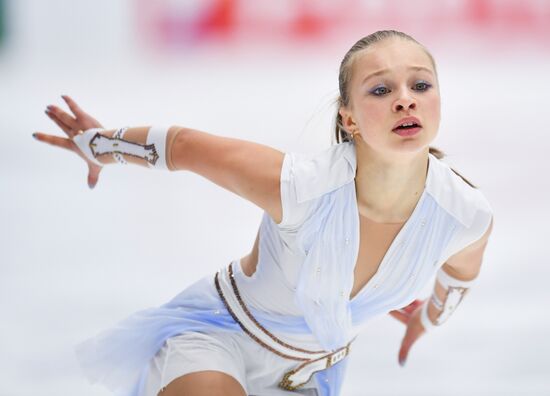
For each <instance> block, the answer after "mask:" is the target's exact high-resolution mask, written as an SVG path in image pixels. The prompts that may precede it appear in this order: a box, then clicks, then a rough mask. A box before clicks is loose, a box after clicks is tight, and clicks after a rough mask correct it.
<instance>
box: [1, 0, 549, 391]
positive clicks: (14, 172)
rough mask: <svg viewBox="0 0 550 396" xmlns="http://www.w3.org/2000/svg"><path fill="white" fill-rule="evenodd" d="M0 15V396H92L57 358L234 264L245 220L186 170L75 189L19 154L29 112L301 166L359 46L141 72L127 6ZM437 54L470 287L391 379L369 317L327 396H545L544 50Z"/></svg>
mask: <svg viewBox="0 0 550 396" xmlns="http://www.w3.org/2000/svg"><path fill="white" fill-rule="evenodd" d="M7 4H8V6H9V7H8V8H9V15H10V22H11V25H12V32H11V33H10V36H6V40H5V42H4V46H3V47H2V48H1V50H2V51H1V52H0V104H1V110H0V114H1V117H0V127H1V132H2V134H1V136H2V151H1V152H2V155H0V247H1V256H0V313H1V316H0V396H23V395H25V396H26V395H35V394H40V395H43V396H50V395H51V396H54V395H56V396H57V395H64V394H79V395H85V396H88V395H90V396H91V395H98V396H101V395H107V394H108V393H107V392H106V391H105V390H104V389H102V388H100V387H97V386H92V385H90V384H88V383H87V382H86V381H85V379H84V378H83V377H82V376H81V375H80V373H79V369H78V367H77V365H76V361H75V359H74V356H73V349H72V348H73V346H74V345H75V344H76V343H78V342H79V341H81V340H83V339H85V338H87V337H89V336H92V335H94V334H95V333H96V332H98V331H100V330H102V329H104V328H106V327H109V326H112V325H113V324H114V323H115V322H117V321H118V320H120V319H122V318H123V317H125V316H127V315H128V314H130V313H132V312H134V311H136V310H139V309H142V308H146V307H149V306H155V305H159V304H162V303H163V302H165V301H167V300H168V299H170V298H171V297H172V296H174V295H175V294H177V293H178V292H179V291H180V290H181V289H183V288H184V287H186V286H187V285H190V284H191V283H193V282H194V281H195V280H197V279H198V278H200V277H202V276H204V275H207V274H214V272H215V271H216V270H217V269H218V268H219V267H221V266H223V265H226V264H227V263H228V262H229V261H230V260H232V259H234V258H238V257H240V256H242V255H244V254H246V253H247V252H248V251H249V250H250V249H251V247H252V244H253V240H254V236H255V233H256V230H257V227H258V225H259V222H260V217H261V211H260V209H259V208H257V207H255V206H254V205H253V204H251V203H248V202H247V201H244V200H243V199H240V198H239V197H237V196H236V195H233V194H232V193H229V192H227V191H224V190H222V189H220V188H219V187H217V186H215V185H213V184H211V183H210V182H208V181H207V180H205V179H202V178H200V177H198V176H196V175H193V174H188V173H177V174H176V173H172V174H169V173H163V172H156V171H148V170H145V169H143V168H138V167H126V168H123V167H116V166H113V167H108V168H105V169H104V170H103V172H102V174H101V175H100V181H99V183H98V185H97V187H96V188H95V190H93V191H92V190H89V189H88V187H87V185H86V169H85V165H84V164H83V162H82V161H81V160H80V159H78V158H77V157H76V156H74V155H73V154H69V153H68V152H64V151H61V150H59V149H55V148H53V147H48V146H46V145H44V144H41V143H39V142H36V141H35V140H33V139H32V137H31V134H32V133H33V132H34V131H42V132H47V133H57V134H60V135H61V134H62V132H61V131H60V130H59V129H58V128H57V126H56V125H54V124H53V123H52V122H51V121H49V119H48V118H47V117H46V115H45V114H44V109H45V107H46V105H48V104H56V105H61V106H63V102H62V99H61V98H60V95H61V94H68V95H71V96H72V97H73V98H74V99H75V100H77V101H78V102H79V104H80V105H81V106H82V107H83V108H84V109H85V110H87V111H88V112H89V113H91V114H92V115H93V116H95V117H96V118H97V119H98V120H99V121H100V122H102V123H103V125H104V126H106V127H112V128H115V127H119V126H124V125H132V126H138V125H150V124H167V123H168V124H176V125H185V126H190V127H194V128H197V129H201V130H204V131H208V132H211V133H215V134H219V135H225V136H232V137H236V138H241V139H247V140H253V141H256V142H259V143H264V144H267V145H271V146H273V147H276V148H279V149H281V150H284V151H286V150H297V151H316V150H319V149H321V148H324V147H327V146H328V145H329V144H330V141H329V136H330V134H331V133H332V128H331V125H332V118H333V112H334V108H333V107H332V104H331V103H332V100H333V99H334V98H335V97H336V93H337V71H338V66H339V62H340V59H341V57H342V56H343V54H344V53H345V51H347V49H348V47H349V46H350V45H351V44H352V43H353V42H354V41H355V40H356V39H358V38H359V37H360V36H358V35H355V36H351V37H349V39H348V40H347V42H346V41H345V42H346V43H347V44H345V45H343V46H341V47H337V46H336V48H334V47H331V48H330V49H327V50H326V51H319V48H315V47H311V48H308V47H306V48H285V49H281V48H280V47H276V48H274V47H270V46H266V47H264V48H259V47H258V46H254V47H247V46H246V45H244V46H235V47H233V48H231V49H228V48H225V47H223V46H218V47H215V46H213V47H210V50H208V51H205V50H203V49H197V48H192V49H187V50H186V49H182V50H181V52H180V53H179V54H177V55H174V54H172V55H169V56H160V55H159V54H158V53H155V52H154V51H147V50H143V49H142V48H140V47H139V45H138V44H136V42H135V41H134V39H133V38H132V35H131V33H130V32H131V29H127V28H128V26H129V25H131V21H129V19H128V17H127V13H128V10H129V9H130V7H131V1H121V2H116V6H115V5H113V4H111V2H108V1H106V0H102V1H96V2H93V3H91V2H90V3H89V4H88V5H83V4H85V3H84V2H83V3H82V4H80V3H79V4H80V5H78V6H77V5H76V3H74V4H73V3H71V2H68V1H61V0H57V1H52V2H39V1H22V2H17V3H16V2H15V1H14V2H8V3H7ZM106 10H108V12H107V11H106ZM371 31H372V30H371V29H367V31H366V32H364V34H368V33H370V32H371ZM410 33H411V34H413V35H414V31H410ZM454 40H456V41H452V42H451V41H447V42H444V43H441V42H437V41H436V40H435V38H434V39H433V42H430V40H423V42H424V43H425V44H426V45H427V46H428V48H430V49H432V52H433V53H434V56H435V58H436V61H437V62H438V70H439V78H440V85H441V95H442V122H441V127H440V131H439V136H438V138H437V140H436V141H435V142H434V144H433V145H434V146H436V147H438V148H441V149H443V150H444V151H446V152H447V154H448V157H447V158H446V161H447V162H448V163H450V164H451V165H453V166H454V167H455V169H457V170H459V171H460V172H461V173H462V174H463V175H465V176H466V177H467V178H469V179H470V180H471V181H472V182H474V183H475V184H477V185H478V186H479V187H480V188H481V190H482V191H483V192H484V194H485V195H486V197H487V198H488V199H489V201H490V202H491V204H492V206H493V208H494V211H495V225H494V231H493V235H492V237H491V241H490V243H489V247H488V249H487V251H486V254H485V259H484V264H483V268H482V272H481V274H480V278H479V282H478V284H477V285H476V287H475V288H473V289H472V290H471V292H470V294H469V295H468V297H467V298H466V299H465V300H464V302H463V304H462V305H461V308H460V309H458V310H457V311H456V313H455V314H454V315H453V317H452V319H450V320H449V322H447V323H446V325H445V326H444V328H441V329H440V330H438V331H436V332H434V333H430V334H428V335H426V336H424V337H423V338H421V339H420V340H419V341H418V342H417V343H416V344H415V345H414V347H413V348H412V350H411V353H410V355H409V359H408V362H407V364H406V366H405V367H404V368H401V367H400V366H399V365H398V363H397V353H398V350H399V346H400V343H401V339H402V337H403V334H404V326H403V325H402V324H401V323H399V322H398V321H396V320H394V319H393V318H391V317H389V316H388V315H386V316H384V317H379V318H376V319H375V320H372V322H371V326H370V327H368V328H367V329H366V330H365V332H364V333H363V334H362V335H361V336H360V338H359V339H358V340H357V342H356V343H355V348H354V351H353V353H352V354H351V356H350V358H349V359H350V366H349V371H348V374H347V381H346V383H345V385H344V391H343V395H345V396H348V395H349V396H359V395H361V396H362V395H375V396H390V395H391V396H393V395H405V394H406V395H422V396H447V395H448V396H452V395H471V396H474V395H475V396H478V395H484V396H485V395H487V396H489V395H491V396H493V395H495V396H496V395H499V396H503V395H510V396H512V395H513V396H516V395H533V396H535V395H536V396H539V395H540V396H542V395H550V357H549V356H550V339H549V336H548V335H549V334H550V317H549V315H550V311H549V308H548V306H549V303H550V290H549V286H548V285H549V283H550V282H549V280H548V278H549V277H550V267H549V266H550V261H549V259H548V245H549V244H548V230H547V225H548V224H549V221H550V215H549V210H548V203H549V202H550V177H549V176H548V172H549V171H550V166H549V162H548V161H549V158H548V157H549V151H550V138H549V133H550V126H549V122H548V121H549V119H548V114H549V112H550V73H549V71H550V50H549V48H550V44H549V47H546V49H545V48H544V47H540V46H539V47H537V46H533V47H531V46H530V45H528V44H527V43H526V45H522V46H520V45H518V43H517V42H516V43H515V45H512V46H509V47H508V48H501V49H500V50H498V51H494V50H492V48H493V46H492V45H491V43H490V42H486V43H480V42H478V41H476V40H475V39H474V38H473V37H469V36H468V37H462V38H461V36H460V34H457V38H455V39H454ZM461 40H463V41H461ZM421 41H422V40H421ZM501 47H505V46H501ZM184 51H187V53H186V52H184ZM431 286H432V285H431V284H430V285H429V287H427V288H426V289H425V292H424V293H423V295H422V296H419V297H420V298H424V297H426V296H428V295H429V293H430V292H431Z"/></svg>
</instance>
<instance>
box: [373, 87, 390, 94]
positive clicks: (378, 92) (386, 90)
mask: <svg viewBox="0 0 550 396" xmlns="http://www.w3.org/2000/svg"><path fill="white" fill-rule="evenodd" d="M380 90H382V92H381V91H380ZM388 92H390V90H389V89H388V88H386V87H384V86H382V87H377V88H375V89H373V90H372V91H370V93H371V94H373V95H376V96H382V95H385V94H387V93H388Z"/></svg>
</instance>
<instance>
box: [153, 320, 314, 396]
mask: <svg viewBox="0 0 550 396" xmlns="http://www.w3.org/2000/svg"><path fill="white" fill-rule="evenodd" d="M298 364H299V362H296V361H293V360H289V359H285V358H283V357H280V356H278V355H276V354H275V353H273V352H271V351H269V350H267V349H265V348H264V347H262V346H261V345H259V344H258V343H256V342H255V341H254V340H253V339H252V338H250V336H248V335H247V334H245V333H244V332H241V333H237V332H227V331H215V330H213V331H212V332H209V333H199V332H189V333H184V334H181V335H177V336H174V337H171V338H169V339H167V340H166V343H165V344H164V346H163V347H162V348H161V349H160V350H159V352H158V353H157V354H156V355H155V357H154V358H153V359H151V361H150V363H149V368H148V373H147V378H146V380H145V387H144V396H156V395H157V394H158V393H159V392H160V391H161V390H162V389H163V388H164V387H165V386H167V385H168V384H169V383H170V382H172V381H173V380H175V379H176V378H178V377H180V376H183V375H185V374H188V373H193V372H197V371H203V370H214V371H221V372H223V373H225V374H228V375H230V376H231V377H233V378H235V379H236V380H237V381H238V382H239V383H240V384H241V386H242V387H243V389H244V390H245V392H246V394H247V395H255V396H287V395H307V396H317V395H318V392H317V390H316V387H315V381H314V380H313V379H312V380H310V381H309V382H308V383H306V384H305V385H304V386H303V387H301V388H300V389H299V390H295V391H289V390H284V389H282V388H280V387H279V386H278V384H279V382H280V381H281V379H282V378H283V375H284V373H286V372H287V371H289V370H292V369H293V368H295V367H296V366H297V365H298Z"/></svg>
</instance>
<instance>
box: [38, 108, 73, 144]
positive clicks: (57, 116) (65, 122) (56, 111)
mask: <svg viewBox="0 0 550 396" xmlns="http://www.w3.org/2000/svg"><path fill="white" fill-rule="evenodd" d="M46 114H47V115H48V117H50V118H51V119H52V121H53V122H55V123H56V124H57V125H58V126H59V127H60V128H61V129H62V130H63V132H65V133H66V134H67V136H69V137H73V136H74V135H75V133H76V132H77V131H78V130H79V129H80V128H79V127H78V124H77V122H76V120H75V119H74V118H73V117H71V116H70V115H69V114H67V113H66V112H64V111H63V110H61V109H60V108H59V107H56V106H52V105H50V106H48V107H47V108H46Z"/></svg>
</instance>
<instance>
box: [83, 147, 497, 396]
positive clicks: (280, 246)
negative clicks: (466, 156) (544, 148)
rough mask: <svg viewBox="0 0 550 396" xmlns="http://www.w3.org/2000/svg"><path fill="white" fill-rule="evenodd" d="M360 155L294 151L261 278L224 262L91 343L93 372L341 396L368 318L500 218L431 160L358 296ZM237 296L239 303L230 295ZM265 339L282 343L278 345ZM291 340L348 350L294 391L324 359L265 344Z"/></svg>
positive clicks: (111, 377) (104, 378)
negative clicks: (201, 376) (211, 373)
mask: <svg viewBox="0 0 550 396" xmlns="http://www.w3.org/2000/svg"><path fill="white" fill-rule="evenodd" d="M355 156H356V153H355V147H354V143H353V142H346V143H342V144H338V145H335V146H332V147H330V148H328V149H326V150H325V151H323V152H321V153H318V154H315V155H303V154H297V153H287V154H285V157H284V162H283V167H282V171H281V200H282V208H283V219H282V221H281V223H280V224H276V223H275V222H274V221H273V220H272V219H271V218H270V217H269V216H268V215H267V214H264V216H263V219H262V223H261V226H260V239H259V261H258V266H257V269H256V272H255V273H254V274H253V275H252V276H251V277H248V276H246V275H245V274H244V273H243V272H242V269H241V267H240V263H239V262H238V261H234V262H232V263H231V265H230V268H228V266H227V264H224V265H223V266H221V267H222V268H221V270H220V271H219V273H218V274H217V275H216V279H215V277H214V276H208V277H205V278H203V279H201V280H199V281H198V282H196V283H195V284H193V285H191V286H190V287H188V288H187V289H185V290H184V291H183V292H182V293H181V294H179V295H178V296H176V297H175V298H174V299H173V300H172V301H170V302H168V303H167V304H165V305H163V306H161V307H158V308H152V309H148V310H144V311H140V312H138V313H136V314H134V315H132V316H131V317H129V318H128V319H126V320H125V321H123V322H121V323H120V324H119V325H118V326H117V327H116V328H114V329H111V330H108V331H106V332H104V333H103V334H101V335H99V336H98V337H95V338H93V339H91V340H88V341H86V342H85V343H83V344H81V345H80V346H79V347H78V355H79V358H80V361H81V363H82V366H83V367H84V368H85V369H86V371H87V373H88V375H89V377H90V378H91V379H92V380H94V381H99V382H103V383H105V384H106V385H107V386H108V387H110V388H111V389H113V390H118V391H120V392H123V393H124V392H126V394H133V395H155V394H156V393H157V392H158V391H159V390H160V389H162V388H163V387H164V386H166V385H167V384H168V383H169V382H170V381H171V380H173V379H175V378H177V377H178V376H181V375H184V374H186V373H189V372H193V371H199V370H220V371H224V372H226V373H228V374H230V375H232V376H234V377H235V378H236V379H237V380H238V381H239V382H240V383H241V385H242V386H243V388H244V389H245V390H246V391H247V394H251V395H279V394H280V395H286V394H311V395H315V394H318V395H323V396H327V395H331V396H336V395H338V394H339V390H340V387H341V384H342V380H343V378H344V373H345V367H346V364H347V359H345V355H346V354H347V352H349V350H353V345H351V347H350V348H349V349H345V348H344V349H342V348H343V347H345V346H349V345H350V342H351V341H352V340H353V339H354V338H355V337H356V336H357V335H358V334H359V332H360V330H361V328H362V327H363V326H365V325H366V324H367V322H368V319H370V318H372V317H374V316H376V315H380V314H385V313H388V312H389V311H391V310H394V309H400V308H402V307H404V306H406V305H408V304H409V303H411V302H412V301H413V300H414V299H416V298H418V297H419V296H418V293H419V292H420V290H421V289H423V288H424V286H425V285H426V283H427V282H428V281H429V280H430V279H431V278H432V276H433V275H434V274H435V273H436V271H437V270H438V269H439V268H440V267H441V266H442V265H443V264H444V263H445V261H446V260H447V259H448V258H449V257H450V256H451V255H453V254H455V253H457V252H458V251H460V250H462V249H463V248H464V247H466V246H468V245H469V244H471V243H472V242H474V241H476V240H478V239H479V238H480V237H481V236H482V235H483V234H484V233H485V231H486V230H487V228H488V226H489V224H490V221H491V217H492V209H491V207H490V205H489V203H488V202H487V200H486V199H485V197H484V196H483V194H482V193H481V191H479V190H477V189H474V188H472V187H470V186H469V185H468V184H466V183H465V182H464V181H463V180H462V178H460V177H459V176H458V175H456V174H455V173H454V172H453V171H452V170H451V169H450V168H449V166H448V165H447V164H445V163H444V162H442V161H440V160H438V159H437V158H436V157H435V156H433V155H432V154H429V166H428V170H427V178H426V185H425V189H424V191H423V193H422V195H421V197H420V199H419V201H418V203H417V205H416V207H415V209H414V211H413V213H412V214H411V216H410V218H409V219H408V220H407V222H406V223H405V224H404V226H403V227H402V228H401V230H400V231H399V233H398V235H397V236H396V237H395V239H394V241H393V242H392V244H391V245H390V247H389V249H388V251H387V253H386V254H385V256H384V258H383V259H382V262H381V263H380V267H379V269H378V271H377V272H376V273H375V275H374V276H373V277H372V278H371V279H370V281H369V282H368V283H367V284H366V285H365V286H364V287H363V288H362V289H361V290H360V292H359V293H358V294H357V295H356V296H355V297H354V298H353V299H351V301H350V299H349V296H350V294H351V290H352V286H353V273H354V272H353V270H354V266H355V264H356V260H357V255H358V250H359V212H358V208H357V201H356V192H355V183H354V178H355V170H356V157H355ZM231 271H232V272H233V274H232V276H231V274H230V272H231ZM232 280H233V281H234V284H232V283H231V282H232ZM218 283H219V284H218ZM232 287H233V289H232ZM235 287H236V288H237V289H238V290H237V289H235ZM224 288H225V289H224ZM221 289H223V290H225V291H226V293H222V294H220V290H221ZM232 290H235V293H237V297H235V296H228V294H231V293H232ZM223 294H225V297H224V296H223ZM222 297H223V298H222ZM226 299H227V301H226ZM237 300H239V301H237ZM231 301H233V302H231ZM239 304H242V305H244V306H245V308H243V309H246V307H248V309H249V311H250V314H251V315H252V316H253V317H254V318H255V319H256V320H257V322H258V326H256V327H257V328H256V329H255V330H254V331H256V335H257V337H259V338H261V337H264V338H263V339H264V341H261V342H258V341H257V340H255V339H253V338H252V337H251V336H250V335H249V334H248V333H247V332H246V331H243V323H245V322H246V321H247V320H248V318H247V317H246V314H245V313H243V312H244V311H242V312H241V314H240V315H241V316H240V319H238V318H237V320H236V316H235V314H236V312H237V311H238V310H241V307H239ZM228 308H229V309H228ZM232 308H233V309H232ZM234 311H235V312H234ZM237 316H238V315H237ZM248 323H252V322H248ZM247 326H248V325H246V326H244V327H245V328H246V327H247ZM250 326H251V327H254V325H250ZM260 327H261V328H263V330H261V329H260V330H258V329H259V328H260ZM267 333H269V334H272V335H274V336H275V338H276V339H278V340H280V341H282V342H279V344H278V345H276V342H274V341H272V340H270V339H269V336H266V334H267ZM262 343H263V344H262ZM269 343H271V344H269ZM283 343H288V344H289V345H290V346H299V347H300V348H303V349H304V350H306V352H299V351H296V352H295V354H297V355H296V356H298V355H299V354H304V353H306V354H307V353H313V352H309V351H315V352H319V353H320V352H323V353H325V354H326V353H331V352H333V351H337V352H338V351H339V352H338V353H336V352H335V353H334V354H331V355H330V356H328V355H327V356H328V358H326V359H324V360H323V359H319V360H318V361H317V363H316V364H321V363H319V362H321V361H322V362H323V364H325V363H324V362H325V361H329V360H330V361H331V362H333V364H332V365H331V364H330V363H327V365H326V366H328V367H329V368H327V369H324V370H319V371H315V372H314V374H313V375H312V376H311V378H310V379H309V381H307V382H306V383H303V384H300V386H299V387H298V388H297V389H296V390H292V391H290V390H285V389H283V388H282V387H281V386H280V384H281V380H282V379H283V376H284V375H285V373H289V371H292V375H294V377H292V375H291V376H290V377H288V376H287V377H286V383H287V384H291V383H293V384H298V383H301V381H302V380H303V378H309V377H308V376H309V375H310V374H311V372H312V371H313V366H314V364H313V363H312V364H310V363H307V362H306V363H307V364H302V366H300V369H299V370H298V369H296V370H294V369H295V368H297V366H299V365H300V362H299V361H296V360H294V361H293V360H291V359H287V358H284V357H282V356H280V355H278V354H276V353H274V352H273V350H270V349H269V348H270V347H269V346H266V345H272V346H273V348H272V349H277V348H279V350H280V351H282V350H284V349H285V348H287V347H285V346H282V344H283ZM292 349H293V348H292V347H290V348H287V349H286V350H287V351H290V352H292V351H291V350H292ZM294 350H295V349H294ZM321 355H322V354H321ZM321 355H312V356H321ZM300 356H301V355H300ZM296 359H299V356H298V357H297V358H296ZM331 359H332V360H331ZM308 370H309V371H308ZM315 370H316V369H315ZM306 371H307V372H306ZM304 376H305V377H304ZM293 378H294V379H293ZM300 378H301V379H302V380H300ZM292 381H294V382H292ZM283 383H285V381H283ZM286 389H292V387H291V386H289V387H288V388H286ZM292 392H294V393H292Z"/></svg>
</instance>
